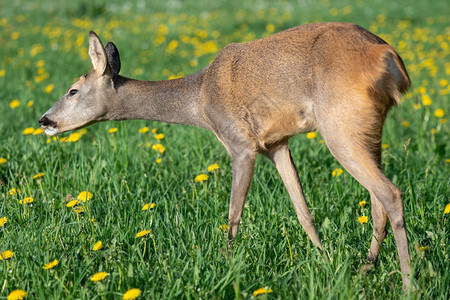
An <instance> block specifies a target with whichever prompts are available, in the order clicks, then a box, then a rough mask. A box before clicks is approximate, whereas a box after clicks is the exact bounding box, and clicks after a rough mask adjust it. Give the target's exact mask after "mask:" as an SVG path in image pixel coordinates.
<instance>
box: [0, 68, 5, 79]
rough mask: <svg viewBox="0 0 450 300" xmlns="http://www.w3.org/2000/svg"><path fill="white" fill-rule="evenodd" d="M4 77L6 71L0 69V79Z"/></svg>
mask: <svg viewBox="0 0 450 300" xmlns="http://www.w3.org/2000/svg"><path fill="white" fill-rule="evenodd" d="M5 75H6V70H5V69H1V70H0V77H5Z"/></svg>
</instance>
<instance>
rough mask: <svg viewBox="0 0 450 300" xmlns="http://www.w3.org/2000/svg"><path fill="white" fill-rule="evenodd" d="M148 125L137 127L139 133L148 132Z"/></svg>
mask: <svg viewBox="0 0 450 300" xmlns="http://www.w3.org/2000/svg"><path fill="white" fill-rule="evenodd" d="M148 130H149V129H148V127H142V128H140V129H139V133H147V132H148Z"/></svg>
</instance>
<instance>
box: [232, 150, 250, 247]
mask: <svg viewBox="0 0 450 300" xmlns="http://www.w3.org/2000/svg"><path fill="white" fill-rule="evenodd" d="M255 158H256V153H255V152H252V151H247V150H244V151H240V152H238V151H236V152H233V153H232V154H231V162H232V169H233V181H232V185H231V197H230V208H229V214H228V246H230V242H231V241H232V240H233V239H234V238H235V237H236V234H237V230H238V228H239V222H240V220H241V216H242V210H243V208H244V203H245V199H246V198H247V194H248V189H249V187H250V182H251V180H252V175H253V168H254V166H255Z"/></svg>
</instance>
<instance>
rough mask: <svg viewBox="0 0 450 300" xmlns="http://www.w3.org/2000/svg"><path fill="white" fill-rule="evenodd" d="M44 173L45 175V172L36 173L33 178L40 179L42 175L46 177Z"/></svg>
mask: <svg viewBox="0 0 450 300" xmlns="http://www.w3.org/2000/svg"><path fill="white" fill-rule="evenodd" d="M44 175H45V173H38V174H36V175H34V176H33V179H39V178H42V177H44Z"/></svg>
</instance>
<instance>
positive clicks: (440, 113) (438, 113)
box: [434, 108, 445, 118]
mask: <svg viewBox="0 0 450 300" xmlns="http://www.w3.org/2000/svg"><path fill="white" fill-rule="evenodd" d="M444 114H445V112H444V110H443V109H442V108H438V109H436V110H435V111H434V116H435V117H436V118H442V117H443V116H444Z"/></svg>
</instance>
